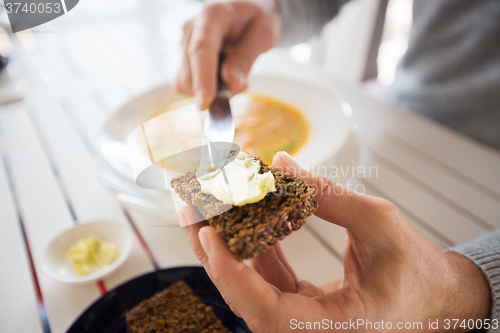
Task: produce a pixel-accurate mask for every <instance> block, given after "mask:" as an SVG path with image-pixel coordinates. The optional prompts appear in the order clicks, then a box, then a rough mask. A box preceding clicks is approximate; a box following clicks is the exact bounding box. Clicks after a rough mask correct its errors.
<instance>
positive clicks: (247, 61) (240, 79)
mask: <svg viewBox="0 0 500 333" xmlns="http://www.w3.org/2000/svg"><path fill="white" fill-rule="evenodd" d="M270 24H276V21H273V20H270V19H269V18H267V17H266V16H265V14H264V13H263V12H260V14H259V12H257V14H256V16H255V18H254V19H253V22H252V24H250V25H249V26H248V28H247V30H246V31H245V33H244V34H243V35H242V36H241V37H240V39H239V40H238V43H237V44H235V46H234V47H231V48H230V49H228V51H227V52H226V59H225V60H224V63H223V64H222V68H221V74H222V77H223V78H224V81H225V82H226V84H227V86H228V88H229V90H230V91H231V92H232V93H233V95H234V94H237V93H240V92H242V91H244V90H245V89H246V88H247V77H248V73H249V72H250V69H251V68H252V65H253V63H254V62H255V60H256V59H257V57H258V56H259V55H261V54H262V53H264V52H266V51H268V50H270V49H271V48H272V47H273V46H274V45H275V44H276V42H277V41H278V38H279V28H278V27H270V26H269V25H270ZM270 32H271V33H270Z"/></svg>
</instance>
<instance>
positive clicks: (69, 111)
mask: <svg viewBox="0 0 500 333" xmlns="http://www.w3.org/2000/svg"><path fill="white" fill-rule="evenodd" d="M60 106H61V108H62V110H63V111H64V113H65V114H66V115H67V116H68V119H69V120H70V122H71V124H72V125H73V128H74V129H75V130H76V132H77V133H78V136H79V137H80V139H81V140H82V141H83V144H84V145H85V148H87V150H88V152H89V153H90V155H91V156H95V149H94V146H93V145H92V142H91V140H90V138H89V137H88V136H87V134H86V133H85V130H84V129H83V128H82V126H81V125H80V123H79V122H78V117H77V116H76V114H75V113H74V111H73V107H72V106H71V103H70V102H69V101H68V100H67V99H65V98H64V99H62V100H61V101H60Z"/></svg>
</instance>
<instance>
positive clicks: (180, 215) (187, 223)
mask: <svg viewBox="0 0 500 333" xmlns="http://www.w3.org/2000/svg"><path fill="white" fill-rule="evenodd" d="M175 218H176V220H177V222H178V223H179V224H180V226H181V227H182V231H184V233H185V234H186V236H187V237H188V240H189V244H190V245H191V248H192V249H193V252H194V254H195V255H196V258H198V260H200V262H201V261H202V260H203V259H204V258H205V255H204V252H203V249H202V247H201V244H200V240H199V239H198V236H197V235H198V232H199V230H200V229H201V228H202V227H204V226H205V225H206V222H205V221H203V218H202V217H201V215H200V214H199V213H198V211H197V210H196V209H194V208H193V207H191V206H182V207H180V208H179V209H178V210H177V212H176V213H175ZM193 235H195V237H193Z"/></svg>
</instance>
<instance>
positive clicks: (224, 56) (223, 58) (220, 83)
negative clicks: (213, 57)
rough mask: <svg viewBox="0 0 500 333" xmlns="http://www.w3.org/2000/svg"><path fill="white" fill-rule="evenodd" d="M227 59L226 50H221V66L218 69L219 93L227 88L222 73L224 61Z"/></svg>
mask: <svg viewBox="0 0 500 333" xmlns="http://www.w3.org/2000/svg"><path fill="white" fill-rule="evenodd" d="M225 59H226V55H225V54H224V52H221V53H220V54H219V67H218V69H217V94H218V93H219V92H221V91H224V90H227V86H226V83H225V82H224V79H223V78H222V73H221V68H222V63H223V62H224V60H225Z"/></svg>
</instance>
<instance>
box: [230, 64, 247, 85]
mask: <svg viewBox="0 0 500 333" xmlns="http://www.w3.org/2000/svg"><path fill="white" fill-rule="evenodd" d="M231 79H232V81H234V82H238V83H239V84H240V85H244V84H246V83H247V76H246V74H245V72H244V71H243V70H242V69H241V68H239V67H233V68H232V69H231Z"/></svg>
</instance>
